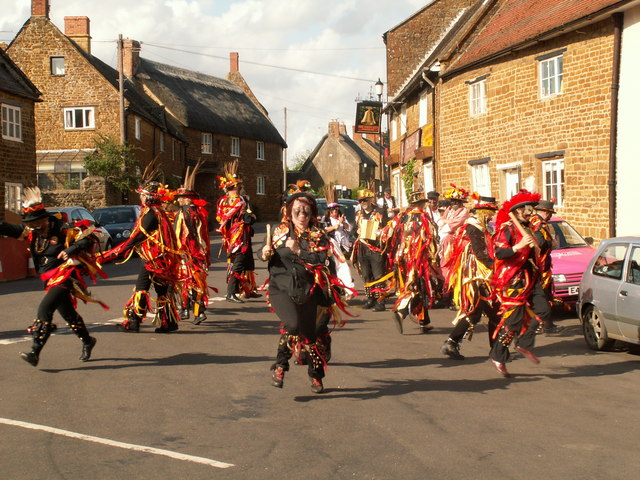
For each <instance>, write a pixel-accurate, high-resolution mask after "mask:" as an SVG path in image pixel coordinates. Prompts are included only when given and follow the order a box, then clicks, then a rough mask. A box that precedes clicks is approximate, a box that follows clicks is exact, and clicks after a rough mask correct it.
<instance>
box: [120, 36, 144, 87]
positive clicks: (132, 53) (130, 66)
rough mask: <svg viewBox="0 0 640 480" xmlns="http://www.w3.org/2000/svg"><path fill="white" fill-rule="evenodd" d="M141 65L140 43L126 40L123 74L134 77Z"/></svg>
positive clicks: (123, 48) (123, 54)
mask: <svg viewBox="0 0 640 480" xmlns="http://www.w3.org/2000/svg"><path fill="white" fill-rule="evenodd" d="M138 63H140V42H138V41H137V40H131V39H129V38H125V39H124V40H123V41H122V73H123V74H124V75H126V76H127V77H131V76H133V74H134V73H135V71H136V68H138Z"/></svg>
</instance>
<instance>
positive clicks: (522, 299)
mask: <svg viewBox="0 0 640 480" xmlns="http://www.w3.org/2000/svg"><path fill="white" fill-rule="evenodd" d="M539 200H540V194H539V193H530V192H527V191H526V190H521V191H520V193H518V194H516V195H515V196H513V197H512V198H511V199H510V200H508V201H507V202H505V203H504V204H503V205H502V208H501V209H500V211H499V212H498V215H497V216H496V235H495V237H494V250H495V258H496V262H495V265H494V273H493V281H492V283H493V286H494V288H495V291H496V295H497V297H498V301H499V302H500V311H499V314H500V316H501V321H500V324H499V325H498V329H497V330H496V332H494V336H495V337H496V339H497V341H496V342H495V343H494V344H493V347H492V348H491V353H490V355H489V356H490V359H491V362H492V363H493V365H494V366H495V368H496V370H498V372H500V374H501V375H503V376H504V377H508V376H510V375H509V372H508V371H507V367H506V365H505V364H506V362H507V360H509V345H510V344H511V342H512V341H513V339H514V338H515V337H519V338H518V346H517V347H516V349H517V350H518V351H519V352H520V353H522V354H523V355H524V356H526V357H527V358H528V359H529V360H531V361H532V362H533V363H540V360H538V358H537V357H536V356H535V355H534V354H533V352H532V351H531V350H532V348H533V345H534V342H535V330H533V329H529V328H528V327H529V324H530V322H531V321H534V320H535V318H536V314H537V312H539V311H541V307H542V308H548V303H547V300H546V297H545V294H544V291H543V290H542V287H541V286H540V283H539V282H538V280H539V278H540V270H539V268H538V260H537V257H538V253H537V252H536V250H537V248H538V245H537V244H536V242H535V240H534V238H533V235H532V234H531V232H530V230H528V228H529V219H530V218H531V214H532V213H533V205H535V204H536V203H538V201H539ZM545 304H546V307H545Z"/></svg>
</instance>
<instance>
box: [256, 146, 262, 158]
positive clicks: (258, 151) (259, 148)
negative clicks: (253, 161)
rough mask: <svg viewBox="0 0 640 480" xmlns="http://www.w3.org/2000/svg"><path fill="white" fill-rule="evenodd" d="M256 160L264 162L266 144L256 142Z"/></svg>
mask: <svg viewBox="0 0 640 480" xmlns="http://www.w3.org/2000/svg"><path fill="white" fill-rule="evenodd" d="M256 158H257V159H258V160H264V142H256Z"/></svg>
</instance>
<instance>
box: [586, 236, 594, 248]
mask: <svg viewBox="0 0 640 480" xmlns="http://www.w3.org/2000/svg"><path fill="white" fill-rule="evenodd" d="M584 241H585V242H587V245H590V246H592V247H593V244H594V243H595V242H594V241H593V237H585V239H584Z"/></svg>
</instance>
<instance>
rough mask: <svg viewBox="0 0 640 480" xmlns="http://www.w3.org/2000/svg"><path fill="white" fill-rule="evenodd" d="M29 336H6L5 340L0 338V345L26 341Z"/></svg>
mask: <svg viewBox="0 0 640 480" xmlns="http://www.w3.org/2000/svg"><path fill="white" fill-rule="evenodd" d="M30 340H31V337H14V338H7V339H6V340H0V345H11V344H12V343H20V342H28V341H30Z"/></svg>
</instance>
